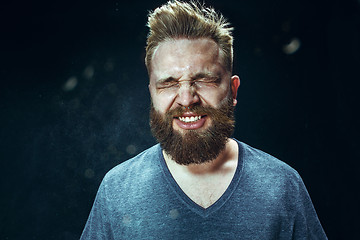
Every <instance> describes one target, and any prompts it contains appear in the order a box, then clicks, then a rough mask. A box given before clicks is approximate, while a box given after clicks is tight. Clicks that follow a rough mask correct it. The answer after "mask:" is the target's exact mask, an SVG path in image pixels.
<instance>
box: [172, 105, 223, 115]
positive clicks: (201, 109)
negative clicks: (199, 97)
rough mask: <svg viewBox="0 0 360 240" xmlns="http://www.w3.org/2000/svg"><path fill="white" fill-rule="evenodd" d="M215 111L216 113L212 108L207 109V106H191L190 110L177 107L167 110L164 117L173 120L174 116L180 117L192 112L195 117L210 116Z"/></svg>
mask: <svg viewBox="0 0 360 240" xmlns="http://www.w3.org/2000/svg"><path fill="white" fill-rule="evenodd" d="M215 111H218V110H217V109H215V108H213V107H209V106H200V105H197V106H192V107H191V108H190V109H187V108H186V109H185V108H184V107H177V108H174V109H171V110H169V111H168V112H167V113H166V115H167V117H169V118H173V117H176V116H181V115H183V114H184V113H187V112H192V113H194V114H197V115H210V116H211V115H213V114H214V112H215Z"/></svg>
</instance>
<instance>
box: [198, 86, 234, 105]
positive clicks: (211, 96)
mask: <svg viewBox="0 0 360 240" xmlns="http://www.w3.org/2000/svg"><path fill="white" fill-rule="evenodd" d="M229 91H230V89H225V88H220V87H219V88H212V89H206V90H205V89H199V91H198V94H199V97H200V99H201V100H202V101H203V102H205V103H206V104H208V105H211V106H214V107H217V106H219V105H221V103H222V101H223V100H224V99H225V98H227V97H228V95H229Z"/></svg>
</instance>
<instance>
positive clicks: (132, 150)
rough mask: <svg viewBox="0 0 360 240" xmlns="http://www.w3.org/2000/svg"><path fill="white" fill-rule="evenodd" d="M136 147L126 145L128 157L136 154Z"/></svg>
mask: <svg viewBox="0 0 360 240" xmlns="http://www.w3.org/2000/svg"><path fill="white" fill-rule="evenodd" d="M136 150H137V149H136V146H135V145H132V144H130V145H128V146H127V147H126V152H127V153H128V154H129V155H134V154H135V153H136Z"/></svg>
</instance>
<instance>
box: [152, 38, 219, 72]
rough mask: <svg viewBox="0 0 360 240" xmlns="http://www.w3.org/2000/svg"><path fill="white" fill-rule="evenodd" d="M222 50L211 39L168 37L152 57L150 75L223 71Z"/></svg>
mask: <svg viewBox="0 0 360 240" xmlns="http://www.w3.org/2000/svg"><path fill="white" fill-rule="evenodd" d="M223 55H224V54H223V52H222V51H221V49H220V47H219V46H218V44H217V43H215V42H214V41H213V40H211V39H207V38H201V39H170V40H166V41H163V42H161V43H160V44H159V45H158V46H157V47H156V49H155V51H154V54H153V59H152V63H151V64H152V75H153V74H155V75H158V74H159V73H162V74H163V73H165V72H173V73H174V72H186V71H190V72H191V71H205V72H213V71H225V69H226V68H225V64H224V61H223V58H224V56H223Z"/></svg>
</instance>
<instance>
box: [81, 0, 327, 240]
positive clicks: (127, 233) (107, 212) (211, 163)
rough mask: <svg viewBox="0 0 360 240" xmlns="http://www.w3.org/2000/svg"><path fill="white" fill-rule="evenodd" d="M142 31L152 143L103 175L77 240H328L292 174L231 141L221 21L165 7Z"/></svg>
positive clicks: (228, 33) (231, 86) (191, 7)
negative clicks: (156, 141)
mask: <svg viewBox="0 0 360 240" xmlns="http://www.w3.org/2000/svg"><path fill="white" fill-rule="evenodd" d="M148 26H149V28H150V32H149V35H148V39H147V48H146V59H145V62H146V67H147V70H148V74H149V78H150V83H149V91H150V95H151V111H150V125H151V129H152V132H153V135H154V136H155V137H156V139H157V140H158V142H159V144H157V145H155V146H153V147H151V148H149V149H147V150H145V151H144V152H142V153H140V154H139V155H138V156H136V157H134V158H132V159H130V160H128V161H126V162H124V163H122V164H120V165H118V166H117V167H115V168H114V169H112V170H110V171H109V172H108V173H107V174H106V176H105V177H104V179H103V181H102V183H101V186H100V188H99V190H98V193H97V196H96V199H95V202H94V205H93V208H92V210H91V213H90V216H89V219H88V221H87V224H86V226H85V229H84V231H83V234H82V237H81V239H172V238H173V239H327V238H326V235H325V233H324V231H323V229H322V227H321V224H320V222H319V220H318V217H317V215H316V212H315V210H314V207H313V205H312V203H311V200H310V197H309V195H308V193H307V191H306V188H305V186H304V184H303V182H302V180H301V178H300V176H299V175H298V173H297V172H296V171H295V170H293V169H292V168H291V167H289V166H288V165H286V164H285V163H283V162H281V161H280V160H277V159H276V158H274V157H272V156H270V155H268V154H266V153H264V152H262V151H260V150H257V149H254V148H252V147H250V146H248V145H246V144H245V143H242V142H240V141H238V140H236V139H233V138H230V137H231V134H232V132H233V129H234V107H235V106H236V104H237V100H236V95H237V90H238V87H239V85H240V79H239V77H238V76H236V75H234V76H232V59H233V48H232V41H233V38H232V28H231V27H230V26H229V23H228V22H227V21H226V20H225V19H224V18H223V16H222V15H221V14H219V13H216V12H215V10H214V9H212V8H206V7H204V6H202V5H199V4H195V3H185V2H179V1H171V2H168V3H166V4H165V5H163V6H161V7H159V8H157V9H156V10H155V11H153V12H152V13H150V14H149V19H148Z"/></svg>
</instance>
